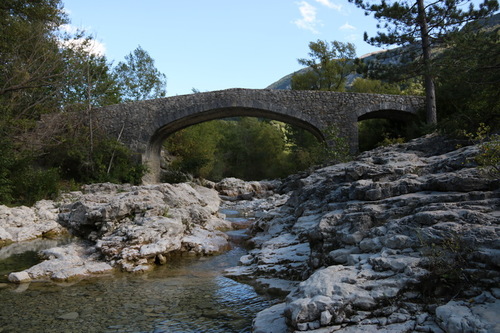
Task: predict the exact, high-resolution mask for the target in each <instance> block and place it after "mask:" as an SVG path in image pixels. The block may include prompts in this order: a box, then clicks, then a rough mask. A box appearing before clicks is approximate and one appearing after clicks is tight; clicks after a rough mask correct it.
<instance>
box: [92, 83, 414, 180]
mask: <svg viewBox="0 0 500 333" xmlns="http://www.w3.org/2000/svg"><path fill="white" fill-rule="evenodd" d="M423 103H424V100H423V98H422V97H416V96H398V95H379V94H359V93H338V92H329V91H299V90H261V89H228V90H221V91H212V92H206V93H198V94H190V95H182V96H174V97H167V98H161V99H154V100H148V101H139V102H133V103H127V104H119V105H112V106H107V107H104V108H99V109H96V110H95V115H96V117H97V119H98V121H99V124H100V126H102V127H103V128H104V129H105V130H106V131H107V132H108V133H109V134H110V135H112V136H115V137H118V136H119V133H122V134H121V137H120V140H121V141H122V142H124V143H125V144H126V145H128V146H129V147H130V148H131V149H133V150H134V151H136V152H138V153H140V154H141V155H142V160H143V163H147V164H148V165H149V167H150V169H151V170H152V173H153V174H152V175H151V177H150V180H149V181H150V182H155V181H156V180H157V179H156V178H157V175H155V174H154V173H155V170H159V154H160V149H161V144H162V142H163V141H164V140H165V138H166V137H168V136H169V135H170V134H172V133H174V132H176V131H178V130H180V129H182V128H185V127H188V126H191V125H194V124H197V123H200V122H204V121H209V120H213V119H219V118H226V117H236V116H254V117H265V118H270V119H275V120H279V121H284V122H287V123H290V124H292V125H295V126H299V127H302V128H305V129H307V130H309V131H310V132H312V133H313V134H314V135H315V136H317V137H318V138H320V139H323V138H324V135H323V131H324V130H325V129H326V128H328V127H329V126H332V125H334V126H337V127H338V129H339V130H340V134H341V135H343V136H345V137H346V138H348V140H349V142H350V146H351V149H352V150H353V151H354V150H356V149H357V145H358V132H357V122H358V119H368V118H370V117H371V115H382V114H383V116H384V117H386V118H407V117H411V116H414V115H415V114H416V113H417V112H418V110H419V109H421V108H422V106H423Z"/></svg>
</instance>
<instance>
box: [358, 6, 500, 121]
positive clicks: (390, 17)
mask: <svg viewBox="0 0 500 333" xmlns="http://www.w3.org/2000/svg"><path fill="white" fill-rule="evenodd" d="M349 2H351V3H354V4H355V5H356V6H358V7H360V8H362V9H363V10H365V14H366V15H370V14H373V15H374V17H375V18H376V19H378V20H380V23H379V24H378V25H377V28H378V29H379V31H378V32H377V35H376V36H375V37H368V36H367V34H366V33H365V41H367V42H368V43H370V44H372V45H375V46H379V47H380V46H383V45H398V46H409V45H419V49H420V56H421V63H422V67H421V68H420V71H419V72H420V74H421V75H422V76H423V78H424V84H425V93H426V118H427V122H428V123H429V124H436V123H437V114H436V96H435V88H434V68H433V59H432V57H431V49H432V48H433V46H435V45H436V44H437V43H444V42H446V36H447V35H448V34H450V33H452V32H456V31H457V30H459V29H460V28H461V27H462V26H463V25H464V24H465V23H467V22H470V21H473V20H477V19H479V18H482V17H486V16H488V15H490V14H491V13H493V12H494V11H496V10H498V1H497V0H484V2H483V3H482V4H480V5H479V7H478V8H475V7H474V5H473V4H472V1H471V0H445V1H441V0H431V1H425V0H403V1H401V0H380V1H377V2H376V3H375V4H373V3H371V2H370V1H367V0H349ZM466 5H469V6H466ZM463 8H466V9H463Z"/></svg>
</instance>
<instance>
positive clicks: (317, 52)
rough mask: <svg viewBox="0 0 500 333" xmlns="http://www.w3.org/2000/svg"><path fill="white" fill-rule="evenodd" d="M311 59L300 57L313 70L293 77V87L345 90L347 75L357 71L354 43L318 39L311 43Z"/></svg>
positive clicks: (300, 61) (302, 63) (296, 88)
mask: <svg viewBox="0 0 500 333" xmlns="http://www.w3.org/2000/svg"><path fill="white" fill-rule="evenodd" d="M309 49H310V52H309V56H310V57H311V58H310V59H299V60H298V61H299V63H300V64H301V65H304V66H307V67H309V68H310V69H311V70H310V71H307V72H305V73H303V74H295V75H294V76H293V77H292V89H295V90H329V91H344V88H345V84H346V80H347V76H348V75H350V74H352V73H353V72H355V71H356V68H357V64H356V63H355V61H354V58H355V57H356V49H355V47H354V44H351V43H341V42H337V41H332V42H331V43H328V42H326V41H322V40H318V41H316V42H311V43H309Z"/></svg>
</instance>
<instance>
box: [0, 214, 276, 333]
mask: <svg viewBox="0 0 500 333" xmlns="http://www.w3.org/2000/svg"><path fill="white" fill-rule="evenodd" d="M226 214H227V213H226ZM243 232H244V231H243ZM245 252H246V251H245V250H244V249H243V248H242V247H239V246H236V247H234V248H233V249H232V250H230V251H228V252H227V253H225V254H222V255H219V256H215V257H183V258H175V259H173V260H171V261H170V262H169V263H168V264H167V265H165V266H162V267H158V268H157V269H155V270H153V271H151V272H149V273H147V274H142V275H131V274H125V273H117V274H115V275H113V276H112V277H101V278H97V279H90V280H85V281H80V282H77V283H75V284H73V285H69V286H68V285H67V286H62V285H57V284H53V283H35V284H31V285H30V286H29V288H27V289H26V287H27V285H25V286H19V287H17V288H24V289H26V290H22V289H16V286H14V285H12V284H0V300H1V302H0V332H250V331H251V322H252V318H253V317H254V316H255V314H256V313H257V312H258V311H260V310H262V309H264V308H266V307H268V306H270V301H269V300H267V299H265V298H264V297H262V296H259V295H258V294H256V293H255V291H254V289H253V288H252V287H250V286H248V285H245V284H241V283H238V282H235V281H233V280H231V279H228V278H225V277H224V276H222V272H223V270H224V269H225V268H227V267H231V266H235V265H237V263H238V260H239V258H240V256H242V255H244V254H245ZM20 291H21V292H20Z"/></svg>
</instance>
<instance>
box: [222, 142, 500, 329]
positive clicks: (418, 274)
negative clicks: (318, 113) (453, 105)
mask: <svg viewBox="0 0 500 333" xmlns="http://www.w3.org/2000/svg"><path fill="white" fill-rule="evenodd" d="M477 153H478V147H477V146H468V147H464V148H460V149H457V148H456V142H451V141H444V140H443V138H440V137H437V136H428V137H425V138H420V139H417V140H414V141H411V142H409V143H407V144H401V145H397V146H391V147H385V148H379V149H376V150H373V151H370V152H366V153H364V154H361V155H360V156H359V157H358V158H357V159H356V160H355V161H352V162H349V163H344V164H338V165H333V166H329V167H326V168H322V169H318V170H316V171H314V172H312V173H309V174H303V175H301V176H300V175H296V176H292V177H290V178H289V179H288V180H286V181H285V182H284V183H283V185H282V187H281V189H280V190H281V193H283V194H286V195H288V196H289V199H288V200H287V201H286V203H284V204H283V203H282V202H280V204H278V205H276V206H277V207H275V208H273V209H271V210H269V211H268V212H267V214H263V215H262V217H261V218H260V219H259V220H258V221H256V223H255V224H254V226H253V229H252V230H253V231H252V235H253V238H252V239H251V242H252V243H253V245H254V246H255V248H254V249H253V250H251V251H250V253H249V254H248V255H246V256H244V257H242V258H241V260H240V263H241V265H240V266H239V267H235V268H233V269H231V270H229V271H228V275H230V276H232V277H233V278H235V279H238V278H239V279H248V280H252V281H257V283H261V284H264V285H267V286H268V287H269V288H277V289H279V288H280V286H286V287H288V286H289V284H286V283H285V282H286V281H290V280H292V281H298V285H297V287H296V288H293V287H292V289H291V292H289V293H288V295H287V297H286V300H285V302H283V303H280V304H277V305H275V306H273V307H271V308H269V309H267V310H265V311H262V312H261V313H259V315H258V316H257V318H256V319H255V321H254V332H259V333H264V332H269V333H270V332H286V331H287V330H288V331H294V330H296V331H309V332H317V333H326V332H500V320H499V319H498V313H500V270H499V268H500V238H499V236H500V190H499V185H500V183H499V180H498V179H497V178H492V177H487V176H486V175H485V174H484V172H483V171H482V170H480V169H478V168H477V165H476V164H475V163H474V156H475V155H476V154H477ZM285 291H287V290H286V288H285Z"/></svg>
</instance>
